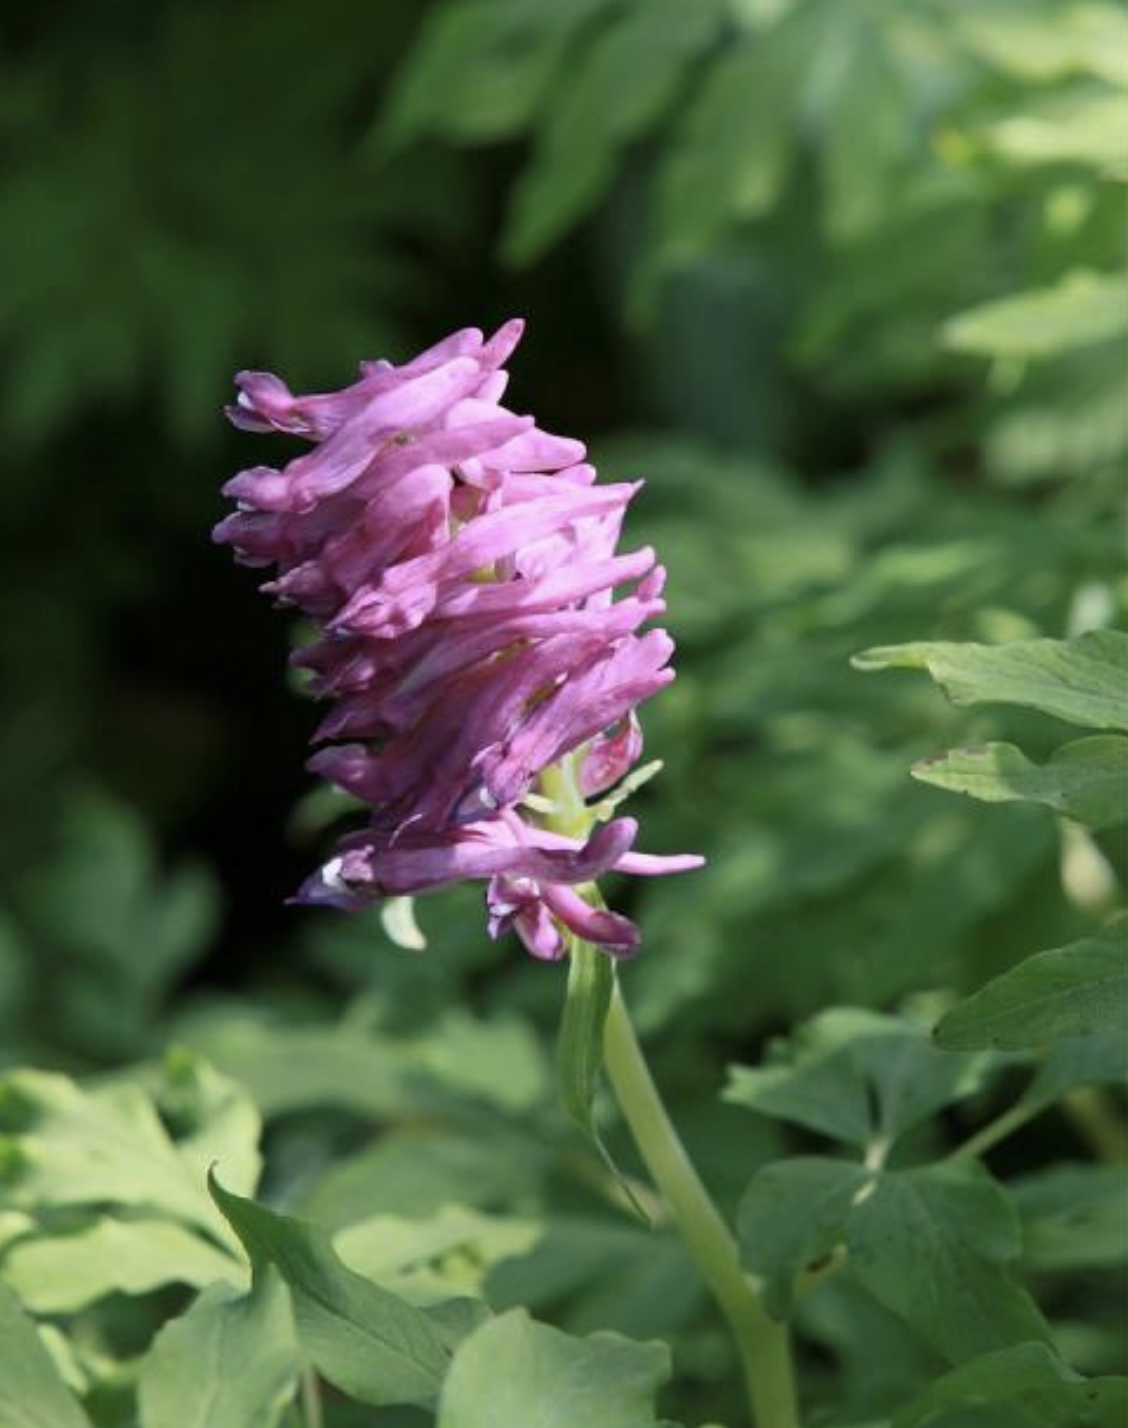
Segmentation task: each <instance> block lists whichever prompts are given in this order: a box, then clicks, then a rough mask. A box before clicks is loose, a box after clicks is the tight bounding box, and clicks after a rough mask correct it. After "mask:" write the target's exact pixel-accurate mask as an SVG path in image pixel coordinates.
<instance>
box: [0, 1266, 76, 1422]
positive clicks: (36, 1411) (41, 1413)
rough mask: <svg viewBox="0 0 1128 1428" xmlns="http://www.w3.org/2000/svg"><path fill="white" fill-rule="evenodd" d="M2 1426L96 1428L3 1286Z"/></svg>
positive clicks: (0, 1308)
mask: <svg viewBox="0 0 1128 1428" xmlns="http://www.w3.org/2000/svg"><path fill="white" fill-rule="evenodd" d="M0 1344H2V1345H3V1364H2V1366H0V1425H3V1428H91V1424H90V1419H89V1418H88V1417H87V1416H86V1414H85V1413H84V1412H83V1410H82V1408H81V1406H80V1405H79V1402H78V1400H77V1399H76V1398H75V1397H74V1395H73V1394H72V1393H71V1391H70V1389H69V1388H67V1386H66V1384H65V1383H64V1382H63V1380H62V1379H61V1378H60V1377H59V1373H58V1370H57V1369H56V1368H55V1365H54V1364H53V1363H52V1362H51V1355H50V1354H49V1353H48V1352H47V1350H46V1348H44V1346H43V1342H42V1340H41V1339H40V1337H39V1334H38V1333H37V1332H36V1328H35V1325H34V1323H33V1322H32V1321H31V1319H29V1318H28V1316H27V1314H25V1313H24V1311H23V1309H22V1308H21V1306H20V1301H19V1300H18V1299H17V1298H16V1296H15V1295H14V1294H13V1293H12V1291H11V1290H10V1289H8V1288H7V1287H6V1286H5V1285H3V1284H0Z"/></svg>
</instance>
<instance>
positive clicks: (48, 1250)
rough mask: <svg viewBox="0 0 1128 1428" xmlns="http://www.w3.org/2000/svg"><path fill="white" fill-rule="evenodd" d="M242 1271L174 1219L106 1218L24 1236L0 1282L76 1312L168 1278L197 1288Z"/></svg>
mask: <svg viewBox="0 0 1128 1428" xmlns="http://www.w3.org/2000/svg"><path fill="white" fill-rule="evenodd" d="M243 1273H244V1271H243V1266H242V1265H241V1264H239V1262H238V1261H237V1260H235V1259H234V1258H233V1257H232V1256H231V1255H229V1254H225V1253H224V1252H223V1251H222V1250H220V1249H219V1248H218V1247H217V1246H215V1245H214V1244H212V1243H211V1242H210V1241H209V1240H205V1239H203V1238H201V1236H199V1235H197V1234H194V1233H192V1231H190V1230H188V1229H186V1228H185V1227H183V1226H181V1225H178V1224H176V1223H174V1222H173V1221H171V1220H152V1219H131V1220H119V1219H112V1218H109V1217H107V1218H105V1219H101V1220H98V1221H97V1222H96V1223H95V1224H93V1225H90V1226H89V1227H87V1228H84V1229H82V1230H79V1231H77V1232H76V1233H67V1234H54V1235H47V1234H44V1235H42V1236H39V1235H34V1236H31V1237H29V1238H26V1239H23V1240H21V1241H20V1242H19V1243H18V1244H15V1245H13V1246H12V1248H11V1249H10V1250H9V1251H8V1252H7V1254H6V1255H5V1256H4V1266H3V1275H4V1280H5V1282H6V1283H7V1284H8V1285H9V1286H10V1287H11V1288H12V1289H14V1290H15V1291H16V1293H17V1294H18V1295H19V1296H20V1298H21V1299H22V1300H23V1302H24V1303H25V1304H26V1305H27V1307H28V1308H29V1309H33V1310H35V1311H36V1312H37V1313H42V1314H65V1313H73V1312H74V1311H76V1310H78V1309H82V1308H83V1307H84V1306H85V1305H87V1304H91V1303H93V1302H94V1301H95V1300H97V1299H102V1298H104V1297H105V1296H106V1295H107V1294H114V1293H120V1294H148V1293H150V1292H151V1291H152V1290H154V1289H159V1288H160V1287H161V1286H162V1285H166V1284H188V1285H191V1286H192V1287H193V1288H197V1289H202V1288H203V1287H204V1286H206V1285H208V1284H211V1283H212V1282H213V1281H214V1280H216V1279H230V1280H238V1279H240V1278H242V1277H243Z"/></svg>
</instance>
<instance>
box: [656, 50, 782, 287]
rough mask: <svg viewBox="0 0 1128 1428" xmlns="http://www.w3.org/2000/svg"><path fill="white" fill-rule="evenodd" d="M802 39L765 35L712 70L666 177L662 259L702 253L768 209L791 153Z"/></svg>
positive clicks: (662, 205) (661, 210)
mask: <svg viewBox="0 0 1128 1428" xmlns="http://www.w3.org/2000/svg"><path fill="white" fill-rule="evenodd" d="M803 60H804V51H803V48H802V46H801V45H798V44H795V43H785V44H783V45H779V44H777V45H775V46H773V47H772V48H771V49H770V50H769V49H768V48H766V47H765V45H764V44H763V41H762V39H761V37H760V36H758V35H756V36H747V37H744V38H741V39H740V40H738V41H737V42H736V43H735V44H732V45H729V46H728V47H727V49H726V51H725V53H724V54H723V55H722V56H721V58H720V59H719V60H718V61H717V62H716V63H715V64H714V65H713V66H712V67H711V68H710V70H709V72H708V75H707V76H706V78H705V80H704V82H703V83H702V86H701V89H700V91H699V92H698V94H697V95H696V96H695V98H694V100H693V103H692V106H691V108H690V111H689V115H688V118H687V119H686V121H685V122H684V124H683V125H682V128H681V131H680V132H679V135H678V138H677V140H676V142H675V144H674V146H673V148H672V152H671V154H670V157H669V160H668V162H667V164H666V167H665V171H664V173H663V176H662V181H661V189H660V192H659V205H660V207H659V220H658V223H659V228H658V233H659V236H658V240H657V242H658V246H659V251H660V253H661V255H662V258H663V260H665V261H668V262H672V263H680V262H684V261H685V260H687V259H690V258H693V257H696V256H697V255H698V254H700V253H701V252H702V251H703V250H705V249H707V248H708V247H709V245H710V244H711V243H712V242H713V241H715V239H716V238H717V237H718V235H719V234H720V233H722V232H723V231H724V230H725V229H726V228H727V227H728V226H729V225H730V224H731V223H734V222H737V221H740V220H742V219H750V218H754V217H757V216H759V215H760V214H763V213H765V212H767V211H768V209H770V208H771V207H772V205H773V204H774V203H775V201H776V199H777V197H778V195H779V192H780V188H781V187H782V184H783V180H784V177H785V174H786V170H787V166H788V164H789V162H790V159H791V154H790V145H789V143H788V138H789V133H788V131H789V125H790V115H791V105H792V104H793V102H794V97H795V86H796V81H797V78H798V76H799V74H800V73H801V69H802V64H803Z"/></svg>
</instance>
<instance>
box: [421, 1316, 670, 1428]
mask: <svg viewBox="0 0 1128 1428" xmlns="http://www.w3.org/2000/svg"><path fill="white" fill-rule="evenodd" d="M669 1368H670V1359H669V1351H668V1350H667V1349H666V1347H665V1346H664V1345H661V1344H638V1343H634V1342H633V1341H632V1340H630V1339H624V1338H622V1337H621V1336H620V1335H618V1334H592V1335H591V1336H590V1337H589V1338H586V1339H575V1338H572V1337H571V1336H569V1335H568V1334H562V1333H561V1332H560V1330H559V1329H552V1328H549V1326H548V1325H547V1324H538V1323H536V1322H535V1321H534V1320H532V1319H530V1318H529V1316H528V1315H527V1314H526V1313H525V1312H524V1310H520V1309H514V1310H511V1311H510V1312H509V1313H507V1314H502V1315H501V1316H500V1317H498V1318H497V1319H494V1320H493V1321H492V1322H490V1323H488V1324H484V1325H483V1326H482V1327H481V1328H480V1329H478V1330H477V1331H476V1332H475V1333H473V1334H472V1335H471V1336H470V1337H469V1338H468V1339H467V1340H466V1341H465V1342H464V1343H463V1344H462V1346H461V1347H460V1348H459V1350H458V1353H457V1354H456V1355H455V1359H454V1363H453V1364H452V1366H451V1371H450V1376H449V1378H448V1379H447V1381H446V1383H445V1384H444V1385H443V1392H442V1398H441V1399H440V1401H439V1417H438V1428H530V1425H532V1424H534V1423H535V1424H536V1428H578V1425H580V1424H583V1428H650V1425H653V1428H657V1424H658V1420H657V1419H656V1417H655V1411H654V1396H655V1394H656V1393H657V1391H658V1389H659V1388H660V1387H661V1385H662V1384H663V1383H664V1382H665V1381H666V1379H667V1378H668V1376H669Z"/></svg>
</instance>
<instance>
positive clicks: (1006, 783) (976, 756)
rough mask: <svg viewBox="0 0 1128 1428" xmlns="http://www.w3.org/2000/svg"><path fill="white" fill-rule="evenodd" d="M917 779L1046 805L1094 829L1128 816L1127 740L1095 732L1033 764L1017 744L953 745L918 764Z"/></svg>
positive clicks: (989, 798) (992, 799)
mask: <svg viewBox="0 0 1128 1428" xmlns="http://www.w3.org/2000/svg"><path fill="white" fill-rule="evenodd" d="M912 773H913V777H914V778H916V779H919V780H920V781H921V783H931V784H935V785H936V787H937V788H947V789H951V790H952V791H953V792H955V793H967V794H970V795H971V796H972V797H973V798H979V799H982V800H983V801H984V802H985V803H1009V802H1013V801H1015V800H1020V801H1024V802H1027V803H1042V804H1045V805H1046V806H1047V807H1049V808H1053V809H1056V810H1057V812H1058V813H1064V814H1066V815H1067V816H1068V817H1070V818H1075V819H1077V821H1078V822H1080V823H1086V824H1088V826H1089V827H1090V828H1107V827H1111V826H1112V825H1113V824H1116V823H1123V822H1124V821H1125V820H1126V819H1128V739H1124V738H1121V736H1120V735H1118V734H1096V735H1094V736H1093V737H1092V738H1088V739H1075V740H1074V741H1073V742H1072V743H1069V744H1065V745H1063V746H1062V747H1061V748H1060V749H1057V750H1056V751H1055V752H1054V753H1053V754H1052V755H1051V756H1050V759H1049V761H1048V762H1047V763H1045V764H1042V765H1039V764H1036V763H1033V762H1032V761H1031V760H1030V759H1028V758H1027V757H1026V755H1025V754H1024V753H1023V752H1022V750H1021V749H1019V748H1016V747H1015V745H1014V744H986V745H985V746H984V747H983V748H981V749H953V750H952V751H951V752H950V753H947V754H943V755H941V756H940V757H938V758H935V759H924V760H922V761H921V762H920V763H917V764H914V765H913V770H912Z"/></svg>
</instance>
